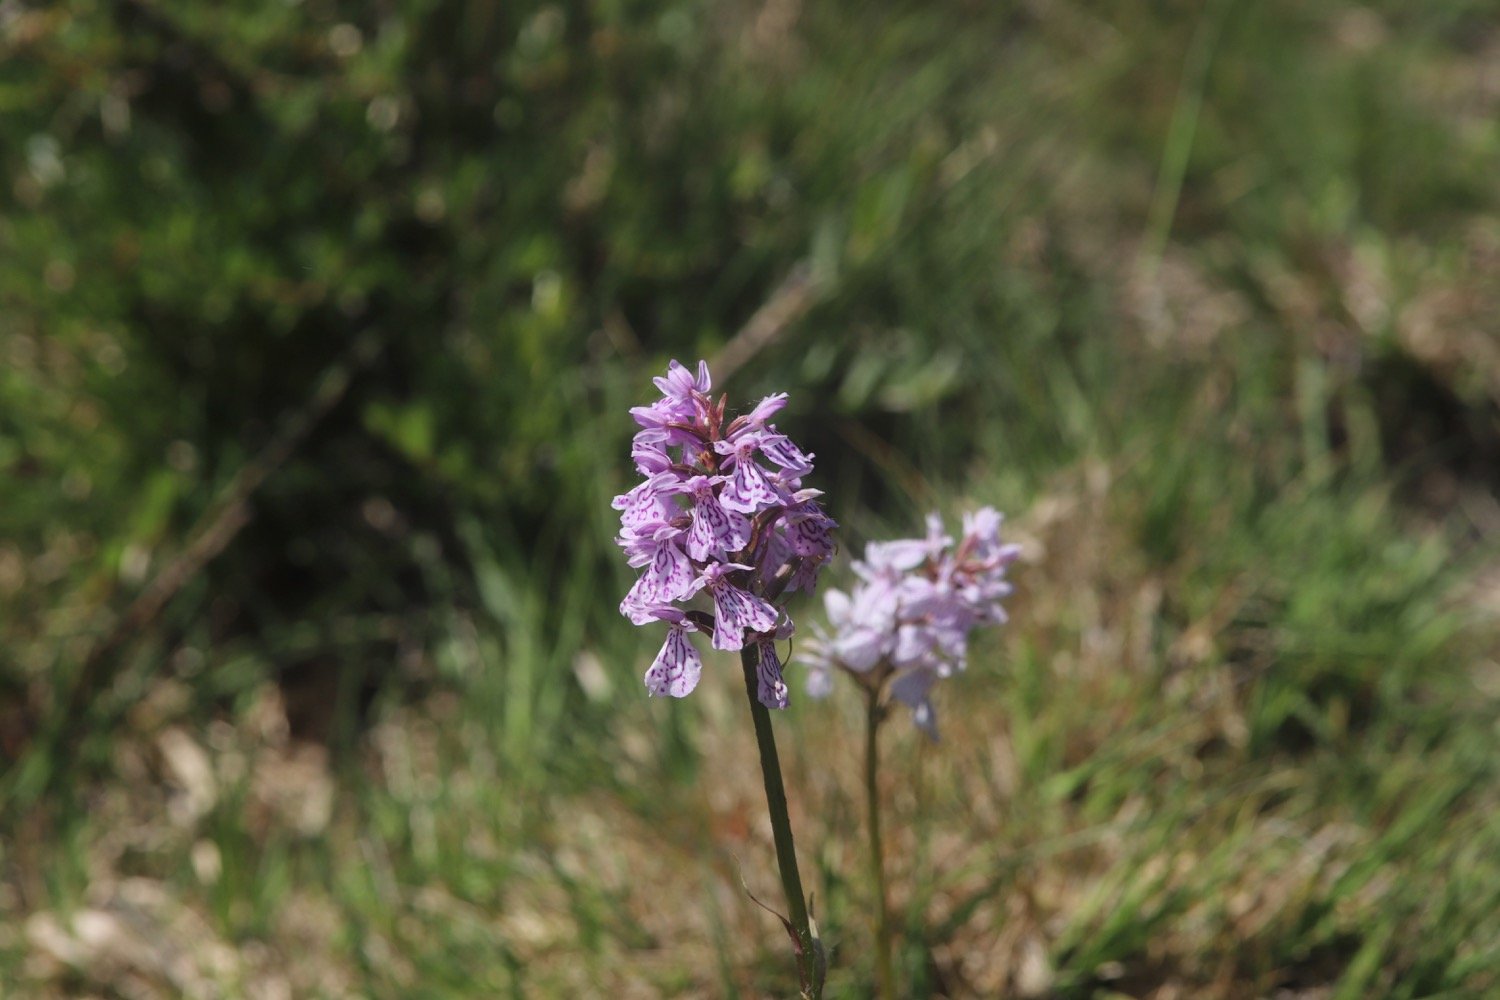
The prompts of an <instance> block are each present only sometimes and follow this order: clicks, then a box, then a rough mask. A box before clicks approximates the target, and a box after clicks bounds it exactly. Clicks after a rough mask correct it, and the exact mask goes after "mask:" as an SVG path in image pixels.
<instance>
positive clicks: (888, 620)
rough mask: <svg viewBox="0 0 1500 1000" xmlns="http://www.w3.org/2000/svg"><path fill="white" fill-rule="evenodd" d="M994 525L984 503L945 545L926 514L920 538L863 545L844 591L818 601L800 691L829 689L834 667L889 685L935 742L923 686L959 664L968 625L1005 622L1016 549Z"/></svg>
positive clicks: (936, 520)
mask: <svg viewBox="0 0 1500 1000" xmlns="http://www.w3.org/2000/svg"><path fill="white" fill-rule="evenodd" d="M1000 522H1001V515H1000V514H999V513H997V512H996V511H995V510H994V508H991V507H985V508H982V509H980V510H977V511H974V512H972V513H969V514H966V515H964V520H963V528H964V532H963V538H962V539H960V540H959V542H958V544H957V546H956V547H955V545H954V541H953V539H952V538H951V537H950V536H948V535H946V534H944V532H943V522H942V519H941V518H940V517H939V516H938V515H937V514H929V515H928V517H927V537H926V538H914V539H907V540H902V541H895V542H878V543H875V542H872V543H871V544H870V545H868V546H867V547H866V548H865V558H864V561H863V562H858V561H856V562H855V563H854V572H855V574H856V575H857V576H858V577H859V582H858V583H857V584H856V585H855V587H854V589H853V590H852V591H851V592H850V593H844V592H843V591H838V590H830V591H829V592H828V593H827V594H826V595H825V597H824V602H825V604H826V606H827V610H828V623H829V625H830V626H831V628H832V634H831V635H830V634H829V633H828V632H826V631H824V630H823V629H821V628H819V627H818V626H814V632H815V633H816V634H817V637H816V638H815V639H814V640H813V641H811V642H809V643H808V646H809V647H810V649H809V650H808V655H807V660H808V663H809V665H810V667H811V670H812V673H811V674H810V675H809V677H808V682H807V690H808V693H809V694H811V695H813V696H814V697H822V696H824V695H826V694H827V693H828V692H829V691H830V690H832V686H833V668H835V667H837V668H839V669H841V670H844V671H846V672H847V673H849V674H850V675H852V676H853V677H854V678H855V679H856V680H857V681H859V682H860V683H862V684H865V685H867V686H869V687H870V688H871V689H872V690H874V691H877V692H878V691H879V690H880V687H881V685H883V684H884V683H885V682H886V681H887V680H889V681H890V694H891V697H892V698H894V699H896V700H897V701H900V702H902V703H904V704H906V705H908V706H910V707H911V709H912V710H913V712H914V717H915V720H916V723H917V725H918V726H920V727H921V728H922V729H923V730H924V731H925V732H927V734H928V735H930V736H932V737H934V738H936V736H937V726H936V720H935V719H934V717H933V712H932V702H931V701H930V700H929V698H928V695H929V692H930V691H931V690H932V686H933V684H934V683H936V682H937V680H938V679H939V678H941V677H947V676H950V675H951V674H953V673H956V672H957V671H960V670H962V669H963V668H964V665H965V661H966V659H967V655H968V643H969V633H970V632H971V631H972V630H973V629H975V628H977V627H979V626H981V625H990V624H1000V623H1003V622H1004V621H1005V620H1006V615H1005V611H1004V610H1003V609H1002V608H1001V607H1000V601H1001V599H1002V598H1004V597H1005V596H1006V595H1008V594H1009V593H1010V592H1011V585H1010V584H1009V583H1007V582H1006V579H1005V570H1006V567H1007V566H1009V565H1010V564H1011V563H1012V562H1014V561H1015V558H1016V556H1017V555H1019V554H1020V547H1019V546H1016V545H1003V544H1001V542H1000Z"/></svg>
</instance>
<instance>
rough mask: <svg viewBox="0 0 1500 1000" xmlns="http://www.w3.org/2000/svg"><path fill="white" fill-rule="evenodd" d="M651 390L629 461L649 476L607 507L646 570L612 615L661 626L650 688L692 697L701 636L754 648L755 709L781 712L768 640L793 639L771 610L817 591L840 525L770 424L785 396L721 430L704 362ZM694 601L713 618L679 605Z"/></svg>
mask: <svg viewBox="0 0 1500 1000" xmlns="http://www.w3.org/2000/svg"><path fill="white" fill-rule="evenodd" d="M655 382H656V387H657V388H658V389H660V390H661V393H662V398H661V399H659V400H657V401H656V402H654V403H652V404H651V405H649V406H637V407H634V408H633V409H631V411H630V415H631V416H632V417H634V418H635V422H636V423H637V424H639V425H640V426H641V430H640V431H639V432H638V433H637V434H636V436H635V440H634V443H633V444H632V446H631V449H630V453H631V457H632V458H633V459H634V460H635V467H636V469H637V470H638V471H639V472H640V474H641V475H642V476H643V477H645V478H644V480H643V481H642V482H641V483H640V484H638V485H637V486H636V487H635V488H634V489H632V490H631V491H630V492H629V493H626V494H624V495H622V496H618V497H615V499H614V504H613V506H614V508H615V509H616V510H618V511H620V534H619V537H618V538H617V539H616V541H617V542H618V543H619V545H620V547H621V548H622V549H624V550H625V554H626V556H627V558H628V559H629V562H630V565H631V566H634V567H637V568H638V569H640V570H641V571H642V572H641V575H640V578H639V579H638V580H636V582H635V585H634V586H633V587H631V588H630V592H629V593H628V594H626V595H625V600H624V601H623V602H621V604H620V613H621V614H623V615H625V617H627V618H629V619H630V620H631V621H632V622H634V623H635V624H637V625H644V624H646V623H648V622H653V621H661V622H666V623H667V626H668V628H667V641H666V643H665V644H664V645H663V646H662V649H661V652H660V653H659V654H657V657H656V660H655V662H653V663H652V664H651V668H650V669H649V670H647V671H646V690H648V691H649V692H650V693H651V694H665V695H671V696H672V697H674V698H681V697H683V696H684V695H686V694H688V693H689V692H690V691H692V690H693V688H694V687H696V686H697V684H698V677H699V675H700V674H701V673H702V671H703V661H702V659H701V658H700V657H699V655H698V650H697V649H696V648H695V647H694V645H693V643H692V641H691V640H690V639H689V638H688V633H689V632H708V633H711V637H712V639H711V642H712V645H713V648H715V649H731V650H737V649H744V648H745V647H747V646H754V647H755V649H756V655H757V660H756V663H757V667H758V674H759V698H760V701H761V703H762V704H763V705H766V706H767V707H768V708H785V707H786V704H787V689H786V684H785V682H784V681H783V680H782V675H781V660H780V658H779V657H778V656H777V654H776V648H775V640H776V639H784V638H787V637H788V636H790V635H791V634H792V621H791V619H790V618H789V617H787V615H786V613H785V612H784V611H783V610H782V609H781V608H779V607H778V606H776V605H775V604H773V603H772V601H774V600H775V599H776V598H777V597H778V596H780V594H781V593H782V592H783V591H793V590H804V591H809V592H810V591H811V590H812V589H813V585H814V583H815V582H816V579H817V572H818V568H819V567H820V566H822V564H823V563H825V562H826V561H827V560H828V559H829V557H830V556H832V554H833V549H834V546H833V539H832V536H831V534H830V532H831V530H832V529H833V528H835V527H837V525H836V524H835V523H834V522H833V520H832V519H831V518H829V517H828V515H827V514H825V513H823V508H822V507H820V506H819V505H818V503H817V502H816V498H817V497H818V496H820V495H821V494H820V492H819V491H818V490H811V489H803V488H802V477H803V476H805V475H807V474H808V473H809V472H811V471H812V456H811V455H806V454H803V452H802V451H801V449H799V448H798V447H797V446H796V445H795V444H793V443H792V441H791V440H790V439H789V438H788V437H786V435H784V434H781V433H780V432H778V431H777V430H776V426H775V425H774V424H772V423H770V422H769V421H770V418H771V417H772V416H774V415H775V414H776V413H777V411H779V410H780V409H781V408H782V407H783V406H785V405H786V393H784V392H783V393H776V394H775V395H772V396H767V397H766V398H765V399H763V400H761V401H760V403H759V404H757V405H756V406H755V408H754V409H752V410H751V411H750V412H749V413H747V414H744V415H742V416H738V417H735V418H734V419H733V420H731V421H729V423H728V424H727V426H726V425H725V423H724V407H725V402H726V399H725V397H723V396H720V397H719V398H718V400H714V399H712V398H711V397H710V396H709V390H710V388H711V387H712V383H711V381H710V379H709V373H708V364H707V363H706V362H703V361H700V362H698V370H697V372H696V374H695V373H693V372H691V371H689V370H688V369H687V368H685V367H684V366H682V365H681V364H679V363H677V362H676V361H673V362H672V363H671V365H670V366H668V368H667V374H666V376H665V377H662V378H657V379H656V380H655ZM762 460H764V462H765V463H766V464H762ZM768 466H769V467H768ZM700 593H702V594H706V596H707V598H709V599H710V601H711V603H712V606H713V613H712V615H710V614H709V613H708V612H706V611H703V610H694V609H690V608H688V607H686V605H687V603H688V602H689V601H691V600H692V599H693V598H694V597H695V596H697V595H699V594H700ZM704 603H709V602H704Z"/></svg>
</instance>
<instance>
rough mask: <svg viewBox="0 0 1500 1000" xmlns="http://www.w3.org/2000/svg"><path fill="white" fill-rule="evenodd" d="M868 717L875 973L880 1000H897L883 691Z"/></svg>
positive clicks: (872, 696) (873, 691) (872, 700)
mask: <svg viewBox="0 0 1500 1000" xmlns="http://www.w3.org/2000/svg"><path fill="white" fill-rule="evenodd" d="M866 706H867V708H868V711H867V713H866V715H865V806H866V807H867V815H868V816H869V834H870V872H871V874H872V875H873V876H874V878H875V973H876V981H877V982H878V984H879V987H880V993H879V996H880V1000H896V973H895V969H894V968H893V967H892V965H891V922H890V905H889V903H888V902H887V900H886V891H885V849H884V847H883V845H882V844H881V840H880V795H879V790H878V784H877V781H876V775H877V774H878V772H879V769H880V753H879V736H880V723H881V721H882V720H883V719H884V718H885V709H883V708H882V707H881V705H880V691H879V690H878V689H877V688H870V689H869V691H868V692H867V694H866Z"/></svg>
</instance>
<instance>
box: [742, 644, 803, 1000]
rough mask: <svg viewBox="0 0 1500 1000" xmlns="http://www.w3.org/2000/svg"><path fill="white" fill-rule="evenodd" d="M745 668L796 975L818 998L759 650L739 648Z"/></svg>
mask: <svg viewBox="0 0 1500 1000" xmlns="http://www.w3.org/2000/svg"><path fill="white" fill-rule="evenodd" d="M740 664H741V666H743V667H744V669H745V694H746V696H748V697H749V699H750V717H751V718H752V719H754V720H755V744H756V746H757V747H758V748H759V749H760V774H761V779H762V780H763V781H764V782H765V786H766V806H767V808H768V809H769V811H770V813H771V834H772V836H773V838H774V839H775V841H776V866H777V867H778V868H779V869H780V870H781V888H782V889H783V890H784V891H785V893H786V905H787V910H788V911H789V912H790V914H791V916H790V918H789V921H790V923H791V928H792V934H793V935H794V936H795V937H796V939H797V975H798V977H799V978H800V979H801V980H802V995H803V996H804V997H806V998H808V1000H817V998H819V997H821V996H822V995H823V962H822V950H821V944H820V943H819V941H818V939H817V937H816V936H815V935H814V934H813V930H812V922H811V921H810V920H809V919H808V916H807V897H806V896H805V895H803V892H802V875H801V873H799V872H798V870H797V851H796V848H795V846H794V845H793V843H792V819H791V816H790V814H789V813H788V812H787V807H786V787H785V786H784V785H783V784H782V782H781V760H780V758H779V757H778V756H777V755H776V734H775V732H773V731H772V729H771V713H770V711H769V710H768V709H767V708H766V706H764V705H762V704H761V703H760V698H759V697H757V690H758V689H759V680H758V678H757V676H756V669H755V668H756V651H755V649H754V648H753V647H746V648H745V649H743V650H741V651H740Z"/></svg>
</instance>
